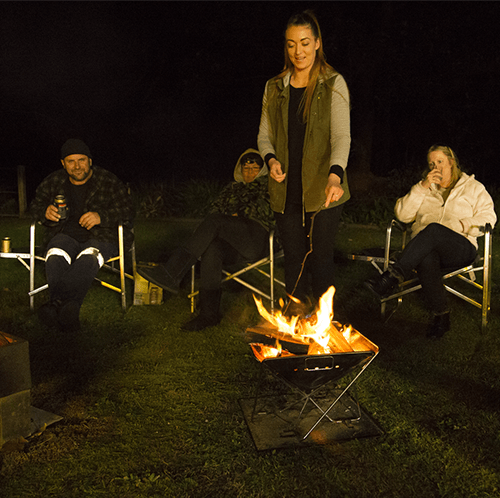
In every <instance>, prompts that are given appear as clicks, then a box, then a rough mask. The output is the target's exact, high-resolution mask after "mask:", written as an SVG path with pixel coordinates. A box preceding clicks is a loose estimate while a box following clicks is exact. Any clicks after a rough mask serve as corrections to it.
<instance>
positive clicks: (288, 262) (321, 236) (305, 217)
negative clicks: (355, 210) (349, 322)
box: [274, 204, 343, 302]
mask: <svg viewBox="0 0 500 498" xmlns="http://www.w3.org/2000/svg"><path fill="white" fill-rule="evenodd" d="M342 210H343V205H340V206H336V207H333V208H329V209H324V210H322V211H320V212H319V213H317V214H316V216H315V217H314V225H313V231H312V246H313V250H312V252H311V253H310V254H309V255H308V256H307V266H306V269H305V270H304V271H303V272H302V275H301V277H300V280H299V281H298V282H297V280H298V278H299V275H300V272H301V269H302V264H303V261H304V258H305V256H306V254H307V252H308V251H309V249H310V241H309V231H310V229H311V220H312V217H313V215H314V213H312V212H311V213H303V211H302V206H301V205H293V204H292V205H289V206H287V207H286V209H285V212H284V213H283V214H282V213H277V212H275V213H274V215H275V218H276V223H277V226H278V233H279V239H280V242H281V244H282V247H283V251H284V257H285V284H286V291H287V293H288V294H291V295H293V296H294V297H296V298H298V299H300V300H301V301H302V302H305V301H306V299H307V296H308V285H307V284H308V275H307V272H308V271H309V272H310V273H311V276H312V294H313V297H314V298H315V299H316V300H319V298H320V297H321V296H322V295H323V294H324V293H325V292H326V291H327V290H328V288H329V287H330V286H332V285H334V271H335V270H334V248H335V238H336V235H337V231H338V227H339V224H340V217H341V215H342ZM294 289H295V291H294Z"/></svg>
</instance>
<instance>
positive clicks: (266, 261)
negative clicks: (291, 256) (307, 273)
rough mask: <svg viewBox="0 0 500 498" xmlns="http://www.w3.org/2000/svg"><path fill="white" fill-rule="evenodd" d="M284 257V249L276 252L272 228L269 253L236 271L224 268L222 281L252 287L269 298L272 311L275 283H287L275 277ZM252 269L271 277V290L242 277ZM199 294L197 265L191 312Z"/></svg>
mask: <svg viewBox="0 0 500 498" xmlns="http://www.w3.org/2000/svg"><path fill="white" fill-rule="evenodd" d="M282 257H283V251H282V250H280V251H278V252H277V253H275V250H274V230H271V231H270V232H269V255H268V256H266V257H264V258H262V259H260V260H259V261H255V262H252V263H247V265H246V266H244V267H243V268H241V269H240V270H238V271H236V272H233V273H231V272H229V271H227V270H222V273H223V274H224V278H223V279H222V283H224V282H227V281H229V280H234V281H235V282H238V283H239V284H241V285H243V286H244V287H246V288H247V289H250V290H251V291H252V292H254V293H255V294H258V295H259V296H261V297H263V298H264V299H267V300H268V301H269V302H270V305H271V313H272V312H273V311H274V302H275V295H274V284H275V283H277V284H279V285H281V286H282V287H285V283H284V282H282V281H281V280H278V279H277V278H276V277H275V274H274V263H275V262H276V260H277V259H279V258H282ZM267 265H269V270H268V271H265V269H264V268H266V266H267ZM251 270H255V271H257V272H258V273H260V274H261V275H265V276H266V277H267V278H268V279H269V290H267V289H266V290H261V289H258V288H257V287H255V286H254V285H252V284H251V283H250V282H248V280H243V279H242V278H240V277H241V276H242V275H244V274H245V273H248V272H250V271H251ZM198 294H199V291H197V290H195V265H193V267H192V268H191V293H190V294H189V296H188V297H189V299H190V300H191V313H194V311H195V309H196V296H197V295H198Z"/></svg>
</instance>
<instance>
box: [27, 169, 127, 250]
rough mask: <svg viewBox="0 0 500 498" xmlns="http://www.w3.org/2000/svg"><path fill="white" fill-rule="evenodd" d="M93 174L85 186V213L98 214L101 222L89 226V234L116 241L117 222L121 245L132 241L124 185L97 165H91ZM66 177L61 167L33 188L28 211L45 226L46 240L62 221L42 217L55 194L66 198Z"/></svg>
mask: <svg viewBox="0 0 500 498" xmlns="http://www.w3.org/2000/svg"><path fill="white" fill-rule="evenodd" d="M92 169H93V173H92V176H91V177H90V179H89V180H88V185H89V189H88V192H87V198H86V199H85V208H84V209H85V212H90V211H94V212H96V213H98V214H99V216H100V218H101V223H100V224H99V225H96V226H94V227H92V228H91V229H90V233H91V235H92V237H94V238H96V239H98V240H102V241H105V242H115V243H118V225H119V223H123V225H124V238H125V245H126V246H127V247H128V246H130V244H131V243H132V241H133V234H132V232H131V230H130V228H131V226H132V221H133V219H134V215H135V212H134V207H133V205H132V199H131V198H130V195H129V193H128V190H127V188H126V187H125V185H124V184H123V183H122V182H121V181H120V180H119V179H118V177H117V176H116V175H114V174H113V173H111V172H110V171H107V170H105V169H103V168H100V167H99V166H92ZM69 183H70V182H69V177H68V173H67V172H66V170H64V169H63V168H61V169H60V170H57V171H54V172H53V173H51V174H50V175H49V176H47V177H46V178H45V179H44V180H43V181H42V183H40V185H39V186H38V188H37V189H36V194H35V199H34V200H33V202H32V203H31V206H30V212H31V215H32V217H33V219H34V220H35V221H38V222H40V223H42V224H43V225H44V226H45V227H46V228H47V234H46V240H45V242H47V241H48V240H50V239H51V238H52V237H53V236H54V235H55V234H56V233H59V232H60V231H61V229H62V227H63V226H64V225H63V223H64V222H61V221H59V222H57V223H56V222H52V221H49V220H47V219H46V218H45V212H46V210H47V207H48V206H49V205H50V204H53V203H54V199H55V197H56V195H60V194H63V195H65V196H66V198H69V195H68V194H67V190H66V189H67V188H69Z"/></svg>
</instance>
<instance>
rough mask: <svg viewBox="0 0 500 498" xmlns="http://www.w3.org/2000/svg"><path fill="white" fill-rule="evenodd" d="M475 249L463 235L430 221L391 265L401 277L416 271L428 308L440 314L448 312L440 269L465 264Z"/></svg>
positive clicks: (473, 257)
mask: <svg viewBox="0 0 500 498" xmlns="http://www.w3.org/2000/svg"><path fill="white" fill-rule="evenodd" d="M476 252H477V251H476V248H475V247H474V245H473V244H471V242H470V241H469V240H468V239H466V238H465V237H464V236H463V235H460V234H459V233H457V232H454V231H453V230H450V229H449V228H447V227H445V226H444V225H441V224H439V223H431V224H430V225H428V226H427V227H426V228H424V230H422V231H421V232H419V233H418V234H417V235H416V236H415V238H413V239H412V240H411V241H410V242H409V243H408V245H407V246H406V247H405V249H404V251H403V253H402V254H401V257H400V258H399V259H398V261H397V262H396V264H395V265H394V266H395V268H396V269H397V270H399V271H401V273H403V275H404V276H405V278H409V276H410V274H411V271H412V270H414V269H415V270H417V273H418V277H419V279H420V283H421V284H422V289H423V291H424V295H425V296H426V299H427V300H428V303H429V307H430V309H431V310H432V311H433V312H434V313H435V314H440V313H444V312H446V311H448V304H447V300H446V290H445V288H444V286H443V281H442V276H443V270H444V269H454V268H460V267H462V266H466V265H469V264H470V263H472V262H473V261H474V259H475V257H476Z"/></svg>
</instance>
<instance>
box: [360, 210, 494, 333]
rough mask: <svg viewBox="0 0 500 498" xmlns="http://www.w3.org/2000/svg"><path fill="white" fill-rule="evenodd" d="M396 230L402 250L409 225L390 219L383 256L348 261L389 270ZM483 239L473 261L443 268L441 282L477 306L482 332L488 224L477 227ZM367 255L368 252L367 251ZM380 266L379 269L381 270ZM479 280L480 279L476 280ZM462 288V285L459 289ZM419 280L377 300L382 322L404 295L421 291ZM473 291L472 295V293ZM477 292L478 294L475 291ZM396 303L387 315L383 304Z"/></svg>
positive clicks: (487, 292) (486, 305) (486, 301)
mask: <svg viewBox="0 0 500 498" xmlns="http://www.w3.org/2000/svg"><path fill="white" fill-rule="evenodd" d="M394 227H395V228H397V229H398V230H400V231H401V232H402V239H401V248H400V251H402V250H403V249H404V247H405V243H406V239H407V233H409V229H410V226H409V225H405V224H404V223H401V222H400V221H398V220H396V219H393V220H391V221H390V223H389V224H388V226H387V230H386V240H385V247H384V253H383V255H369V254H352V255H351V259H354V260H359V261H369V262H371V263H372V264H373V266H375V268H377V270H378V271H379V273H383V272H384V271H385V270H387V268H388V267H389V264H390V263H393V262H394V260H395V259H396V257H397V253H398V252H399V251H394V248H393V247H391V242H392V239H393V236H394V234H393V228H394ZM480 229H481V232H482V235H484V239H483V240H480V246H479V249H478V254H477V257H476V259H475V261H474V262H473V263H472V264H470V265H468V266H464V267H462V268H453V269H444V271H443V281H444V288H445V289H446V290H447V291H448V292H450V293H451V294H453V295H455V296H457V297H458V298H460V299H462V300H464V301H465V302H467V303H469V304H472V305H473V306H476V307H477V308H479V309H480V310H481V329H482V330H483V331H484V329H485V328H486V325H487V324H488V315H489V311H490V301H491V254H492V243H493V235H492V227H491V225H490V224H489V223H487V224H486V226H484V227H480ZM367 252H368V251H367ZM380 265H382V267H380ZM477 277H479V278H477ZM459 282H465V283H467V284H469V287H467V286H466V287H467V288H468V289H469V291H468V292H467V293H466V292H465V290H464V289H463V288H461V287H459ZM462 287H463V286H462ZM421 288H422V286H421V285H420V283H419V281H418V278H417V277H415V278H412V279H410V280H407V281H405V282H403V283H401V284H400V285H399V286H398V288H397V290H396V292H394V293H393V294H391V295H390V296H386V297H383V298H381V299H380V306H381V308H380V311H381V316H382V318H383V319H384V320H386V321H387V320H389V318H391V316H392V315H393V314H394V313H395V312H396V310H397V309H398V307H399V306H400V304H401V303H402V301H403V296H405V295H407V294H410V293H411V292H414V291H417V290H419V289H421ZM474 290H475V294H474V295H473V294H472V293H473V292H474ZM478 291H479V292H478ZM394 300H396V306H395V308H394V309H393V310H392V312H391V313H390V314H389V316H387V314H386V311H387V310H386V305H387V303H388V302H390V301H394Z"/></svg>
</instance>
